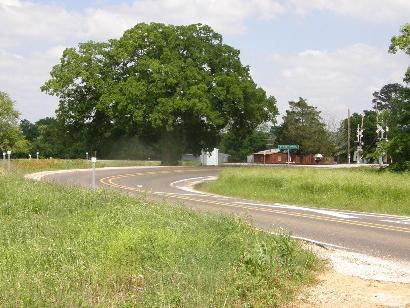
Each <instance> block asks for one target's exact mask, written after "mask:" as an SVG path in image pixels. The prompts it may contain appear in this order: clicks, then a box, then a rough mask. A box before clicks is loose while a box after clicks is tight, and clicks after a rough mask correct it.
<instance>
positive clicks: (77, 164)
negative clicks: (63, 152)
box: [0, 159, 160, 173]
mask: <svg viewBox="0 0 410 308" xmlns="http://www.w3.org/2000/svg"><path fill="white" fill-rule="evenodd" d="M0 164H1V165H0V166H2V167H3V169H5V170H7V169H8V167H7V161H6V162H4V161H2V162H0ZM159 165H160V162H159V161H147V160H99V161H97V164H96V167H97V168H104V167H131V166H159ZM10 167H11V168H10V169H11V171H15V172H20V173H21V172H22V173H24V172H35V171H43V170H60V169H84V168H91V162H90V161H89V160H85V159H39V160H37V159H31V160H29V159H16V160H12V161H11V165H10Z"/></svg>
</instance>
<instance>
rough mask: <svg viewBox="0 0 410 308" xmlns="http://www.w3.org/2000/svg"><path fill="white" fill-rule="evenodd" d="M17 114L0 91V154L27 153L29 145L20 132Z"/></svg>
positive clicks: (12, 104) (10, 101)
mask: <svg viewBox="0 0 410 308" xmlns="http://www.w3.org/2000/svg"><path fill="white" fill-rule="evenodd" d="M18 119H19V113H18V112H17V111H16V110H15V109H14V103H13V101H12V99H11V98H10V96H9V95H8V94H7V93H6V92H1V91H0V149H1V151H2V152H4V151H8V150H12V151H13V153H17V154H24V153H27V152H28V150H29V148H30V144H29V142H28V141H27V140H26V139H24V136H23V134H22V132H21V131H20V128H19V124H18Z"/></svg>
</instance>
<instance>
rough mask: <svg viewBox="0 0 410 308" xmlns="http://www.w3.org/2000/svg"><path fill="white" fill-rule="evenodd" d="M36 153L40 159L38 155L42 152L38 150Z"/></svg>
mask: <svg viewBox="0 0 410 308" xmlns="http://www.w3.org/2000/svg"><path fill="white" fill-rule="evenodd" d="M36 154H37V160H38V155H39V154H40V152H39V151H37V153H36Z"/></svg>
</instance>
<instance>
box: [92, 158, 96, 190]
mask: <svg viewBox="0 0 410 308" xmlns="http://www.w3.org/2000/svg"><path fill="white" fill-rule="evenodd" d="M96 163H97V157H91V166H92V187H93V189H95V188H96V186H95V164H96Z"/></svg>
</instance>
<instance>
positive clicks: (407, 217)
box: [180, 177, 410, 219]
mask: <svg viewBox="0 0 410 308" xmlns="http://www.w3.org/2000/svg"><path fill="white" fill-rule="evenodd" d="M214 178H215V177H214ZM187 180H189V179H184V180H180V182H183V181H187ZM210 180H212V179H206V180H205V179H204V181H210ZM200 182H202V181H199V182H197V183H196V184H198V183H200ZM191 191H192V192H195V193H198V194H202V195H207V196H211V197H219V198H222V199H239V200H240V199H241V198H235V197H229V196H223V195H217V194H211V193H207V192H203V191H200V190H196V189H195V188H193V187H192V188H191ZM242 200H244V201H256V200H246V199H242ZM257 202H258V201H257ZM275 205H283V206H289V205H290V204H285V203H275ZM291 206H292V205H291ZM293 206H295V207H298V208H301V209H304V208H305V209H315V210H325V211H334V212H337V213H341V214H345V215H349V214H350V215H360V216H370V217H379V218H393V219H394V218H402V219H410V216H400V215H390V214H381V213H372V212H369V213H367V212H359V211H349V210H343V211H340V210H337V209H331V208H325V207H317V208H310V207H305V206H300V205H293Z"/></svg>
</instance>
